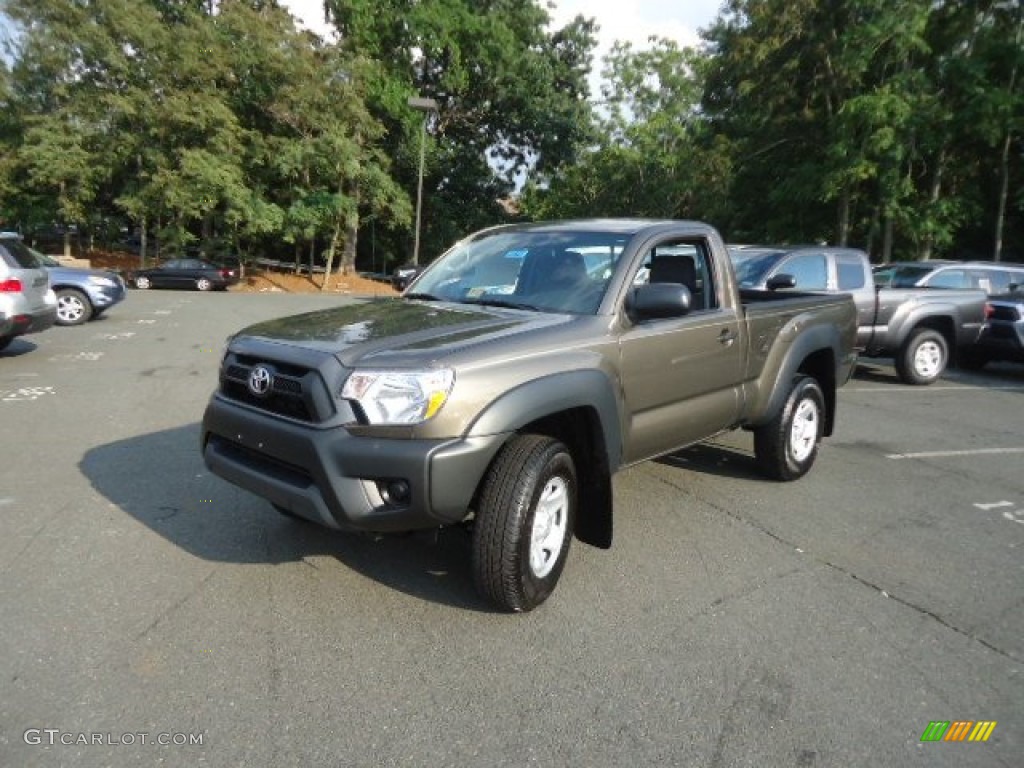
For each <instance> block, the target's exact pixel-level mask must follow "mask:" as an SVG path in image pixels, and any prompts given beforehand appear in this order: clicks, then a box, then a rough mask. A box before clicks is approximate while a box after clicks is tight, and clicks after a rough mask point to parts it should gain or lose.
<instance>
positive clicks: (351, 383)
mask: <svg viewBox="0 0 1024 768" xmlns="http://www.w3.org/2000/svg"><path fill="white" fill-rule="evenodd" d="M454 383H455V371H452V370H450V369H448V368H439V369H437V370H433V371H356V372H355V373H353V374H352V375H351V376H349V377H348V379H347V380H346V381H345V385H344V386H343V387H342V388H341V396H342V397H343V398H345V399H346V400H352V401H354V402H356V403H358V404H359V407H360V408H362V409H363V414H365V416H366V419H367V421H369V422H370V423H371V424H419V423H420V422H423V421H426V420H427V419H430V418H432V417H434V416H435V415H436V414H437V412H438V411H440V410H441V408H442V407H443V406H444V404H445V402H446V401H447V400H448V394H449V393H450V392H451V391H452V385H453V384H454Z"/></svg>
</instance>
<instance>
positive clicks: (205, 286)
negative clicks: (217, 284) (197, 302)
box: [196, 277, 213, 291]
mask: <svg viewBox="0 0 1024 768" xmlns="http://www.w3.org/2000/svg"><path fill="white" fill-rule="evenodd" d="M196 288H197V289H198V290H200V291H209V290H210V289H211V288H213V283H211V282H210V280H209V278H206V277H200V278H199V279H198V280H196Z"/></svg>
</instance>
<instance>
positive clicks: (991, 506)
mask: <svg viewBox="0 0 1024 768" xmlns="http://www.w3.org/2000/svg"><path fill="white" fill-rule="evenodd" d="M974 506H976V507H977V508H978V509H980V510H981V511H982V512H988V511H989V510H990V509H999V508H1000V507H1012V506H1013V502H1012V501H994V502H992V503H991V504H975V505H974Z"/></svg>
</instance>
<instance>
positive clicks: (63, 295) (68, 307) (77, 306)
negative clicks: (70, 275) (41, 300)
mask: <svg viewBox="0 0 1024 768" xmlns="http://www.w3.org/2000/svg"><path fill="white" fill-rule="evenodd" d="M90 317H92V302H90V301H89V298H88V297H87V296H86V295H85V294H84V293H82V292H81V291H76V290H75V289H74V288H61V289H60V290H59V291H57V325H81V324H82V323H85V322H88V320H89V318H90Z"/></svg>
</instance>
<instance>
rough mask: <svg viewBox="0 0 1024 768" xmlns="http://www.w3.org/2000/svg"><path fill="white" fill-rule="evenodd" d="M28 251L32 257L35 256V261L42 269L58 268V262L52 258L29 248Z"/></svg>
mask: <svg viewBox="0 0 1024 768" xmlns="http://www.w3.org/2000/svg"><path fill="white" fill-rule="evenodd" d="M28 251H29V253H31V254H32V255H33V256H35V257H36V259H37V260H38V261H39V263H41V264H42V265H43V266H44V267H59V266H60V262H59V261H57V260H56V259H54V258H51V257H50V256H47V255H46V254H45V253H40V252H39V251H37V250H36V249H35V248H29V249H28Z"/></svg>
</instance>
